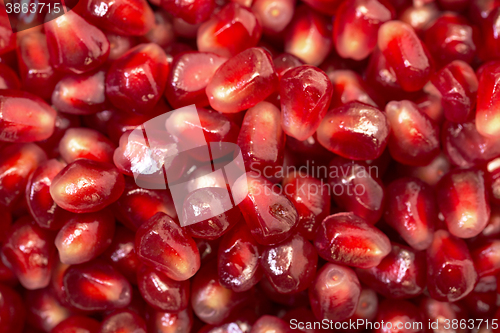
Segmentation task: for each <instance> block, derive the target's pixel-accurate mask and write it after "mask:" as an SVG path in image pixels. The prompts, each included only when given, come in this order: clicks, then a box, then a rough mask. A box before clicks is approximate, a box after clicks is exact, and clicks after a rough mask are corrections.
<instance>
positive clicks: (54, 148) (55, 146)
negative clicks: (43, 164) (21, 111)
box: [37, 112, 81, 158]
mask: <svg viewBox="0 0 500 333" xmlns="http://www.w3.org/2000/svg"><path fill="white" fill-rule="evenodd" d="M80 125H81V121H80V117H79V116H76V115H72V114H67V113H61V112H58V113H57V115H56V122H55V128H54V133H52V135H51V136H50V137H49V138H48V139H45V140H42V141H38V142H37V144H38V145H39V146H40V147H42V149H43V150H44V151H45V152H46V153H47V156H48V157H49V158H57V157H59V141H61V138H62V137H63V136H64V133H66V130H67V129H68V128H72V127H79V126H80Z"/></svg>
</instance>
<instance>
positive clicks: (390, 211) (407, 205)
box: [384, 178, 441, 251]
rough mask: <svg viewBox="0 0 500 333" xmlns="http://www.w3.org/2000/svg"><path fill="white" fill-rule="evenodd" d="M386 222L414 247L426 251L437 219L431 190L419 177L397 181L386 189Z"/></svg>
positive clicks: (434, 200) (436, 209) (436, 210)
mask: <svg viewBox="0 0 500 333" xmlns="http://www.w3.org/2000/svg"><path fill="white" fill-rule="evenodd" d="M440 199H441V198H440ZM384 219H385V221H386V222H387V224H389V225H390V226H391V227H393V228H394V229H395V230H396V231H397V232H398V233H399V234H400V235H401V237H402V238H403V239H404V240H405V241H406V242H407V243H408V244H409V245H410V246H411V247H413V248H414V249H416V250H418V251H420V250H425V249H426V248H428V247H429V245H430V244H431V242H432V236H433V234H434V227H435V225H436V224H437V219H438V208H437V204H436V199H435V196H434V192H433V190H432V188H431V187H430V186H429V185H427V184H425V183H424V182H422V181H421V180H419V179H416V178H400V179H397V180H395V181H394V182H392V183H391V184H390V185H389V186H388V187H387V203H386V208H385V214H384Z"/></svg>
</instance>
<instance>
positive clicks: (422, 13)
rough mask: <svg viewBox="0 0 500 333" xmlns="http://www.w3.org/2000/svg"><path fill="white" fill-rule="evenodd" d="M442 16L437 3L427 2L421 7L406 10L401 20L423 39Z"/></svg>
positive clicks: (401, 15)
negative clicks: (426, 32)
mask: <svg viewBox="0 0 500 333" xmlns="http://www.w3.org/2000/svg"><path fill="white" fill-rule="evenodd" d="M402 2H405V1H404V0H403V1H402ZM440 14H441V11H440V10H439V7H438V6H437V4H436V3H435V2H427V3H426V4H422V5H421V6H410V7H408V8H406V9H405V10H404V11H403V12H401V13H400V15H399V20H400V21H403V22H405V23H407V24H409V25H410V26H411V27H412V28H413V29H414V30H415V32H416V33H417V34H418V35H419V36H420V37H422V36H423V35H424V33H425V31H426V30H427V29H429V27H430V26H431V24H433V23H434V21H435V20H436V19H437V18H438V17H439V15H440Z"/></svg>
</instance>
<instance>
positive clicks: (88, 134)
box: [59, 128, 116, 163]
mask: <svg viewBox="0 0 500 333" xmlns="http://www.w3.org/2000/svg"><path fill="white" fill-rule="evenodd" d="M115 148H116V147H115V145H114V144H113V143H112V142H111V141H110V140H109V139H108V138H107V137H106V136H105V135H104V134H102V133H99V132H98V131H96V130H92V129H88V128H70V129H68V130H67V131H66V133H65V134H64V136H63V137H62V138H61V141H59V153H60V154H61V157H62V158H63V159H64V161H65V162H66V163H71V162H74V161H75V160H77V159H79V158H85V159H89V160H93V161H97V162H105V163H113V153H114V151H115Z"/></svg>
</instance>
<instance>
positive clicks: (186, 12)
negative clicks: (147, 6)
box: [160, 0, 216, 24]
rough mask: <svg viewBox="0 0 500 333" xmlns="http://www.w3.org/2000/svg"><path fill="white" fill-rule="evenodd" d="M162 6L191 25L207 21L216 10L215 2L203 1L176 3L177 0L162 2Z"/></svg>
mask: <svg viewBox="0 0 500 333" xmlns="http://www.w3.org/2000/svg"><path fill="white" fill-rule="evenodd" d="M160 4H161V6H162V7H163V9H165V10H166V11H167V12H169V13H170V14H172V15H173V16H175V17H179V18H181V19H183V20H184V21H186V22H188V23H190V24H196V23H201V22H204V21H206V20H207V19H208V18H209V17H210V14H212V11H213V10H214V8H215V5H216V2H215V1H214V0H201V1H196V2H192V1H186V0H183V1H176V0H161V1H160Z"/></svg>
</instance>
